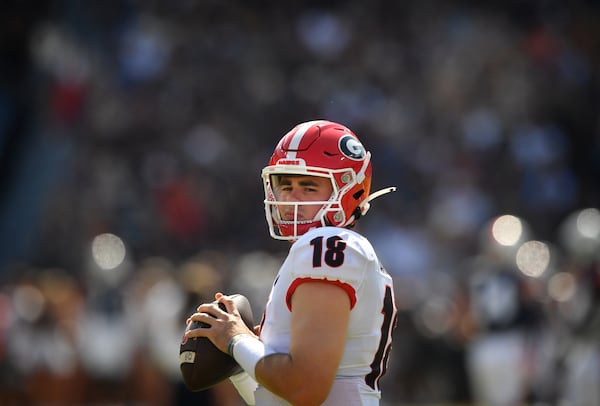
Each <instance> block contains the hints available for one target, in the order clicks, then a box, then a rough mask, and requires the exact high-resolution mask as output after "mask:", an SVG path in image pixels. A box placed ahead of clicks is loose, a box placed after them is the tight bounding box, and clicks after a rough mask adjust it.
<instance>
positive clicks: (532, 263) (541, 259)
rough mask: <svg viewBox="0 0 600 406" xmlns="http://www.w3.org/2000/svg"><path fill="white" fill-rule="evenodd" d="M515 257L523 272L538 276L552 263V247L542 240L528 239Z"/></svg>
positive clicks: (534, 276)
mask: <svg viewBox="0 0 600 406" xmlns="http://www.w3.org/2000/svg"><path fill="white" fill-rule="evenodd" d="M515 259H516V263H517V267H518V268H519V270H520V271H521V272H523V273H524V274H525V275H527V276H531V277H533V278H538V277H540V276H542V274H544V272H546V270H547V269H548V266H549V265H550V248H549V247H548V244H546V243H544V242H541V241H527V242H526V243H524V244H523V245H521V246H520V247H519V249H518V250H517V255H516V257H515Z"/></svg>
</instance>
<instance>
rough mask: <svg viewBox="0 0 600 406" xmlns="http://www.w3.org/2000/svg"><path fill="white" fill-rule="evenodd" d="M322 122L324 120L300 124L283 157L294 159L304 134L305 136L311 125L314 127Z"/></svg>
mask: <svg viewBox="0 0 600 406" xmlns="http://www.w3.org/2000/svg"><path fill="white" fill-rule="evenodd" d="M322 122H324V120H314V121H307V122H306V123H302V124H300V125H299V126H298V131H296V133H295V134H294V136H293V137H292V140H291V141H290V145H289V146H288V151H287V153H286V156H285V157H286V158H287V159H296V152H298V147H299V146H300V143H301V142H302V138H303V137H304V134H306V132H307V131H308V130H309V129H310V128H311V127H312V126H313V125H315V124H317V123H322Z"/></svg>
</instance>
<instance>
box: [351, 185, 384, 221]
mask: <svg viewBox="0 0 600 406" xmlns="http://www.w3.org/2000/svg"><path fill="white" fill-rule="evenodd" d="M395 191H396V186H390V187H386V188H383V189H381V190H378V191H377V192H375V193H371V194H370V195H369V197H367V198H366V199H365V200H363V201H362V203H361V204H359V205H358V207H357V208H356V210H354V215H353V216H352V217H351V219H350V221H349V222H348V223H349V225H348V227H351V226H354V223H356V220H358V219H359V218H361V217H362V216H364V215H365V214H367V212H368V211H369V209H370V208H371V205H370V204H369V202H370V201H371V200H374V199H377V198H378V197H379V196H383V195H385V194H387V193H391V192H395Z"/></svg>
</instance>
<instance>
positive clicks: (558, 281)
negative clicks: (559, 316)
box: [548, 272, 577, 302]
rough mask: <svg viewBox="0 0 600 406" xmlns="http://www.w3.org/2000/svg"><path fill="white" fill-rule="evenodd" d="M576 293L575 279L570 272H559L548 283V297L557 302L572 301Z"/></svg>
mask: <svg viewBox="0 0 600 406" xmlns="http://www.w3.org/2000/svg"><path fill="white" fill-rule="evenodd" d="M576 291H577V284H576V281H575V277H574V276H573V275H572V274H570V273H568V272H558V273H556V274H554V275H552V277H551V278H550V280H549V281H548V295H549V296H550V297H551V298H552V299H553V300H556V301H557V302H566V301H568V300H571V298H572V297H573V295H575V292H576Z"/></svg>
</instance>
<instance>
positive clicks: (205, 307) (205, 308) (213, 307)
mask: <svg viewBox="0 0 600 406" xmlns="http://www.w3.org/2000/svg"><path fill="white" fill-rule="evenodd" d="M196 312H197V313H208V314H210V315H211V316H213V317H215V318H219V316H221V317H222V316H223V310H221V309H219V306H218V305H217V304H216V303H203V304H201V305H200V306H198V308H197V309H196Z"/></svg>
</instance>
